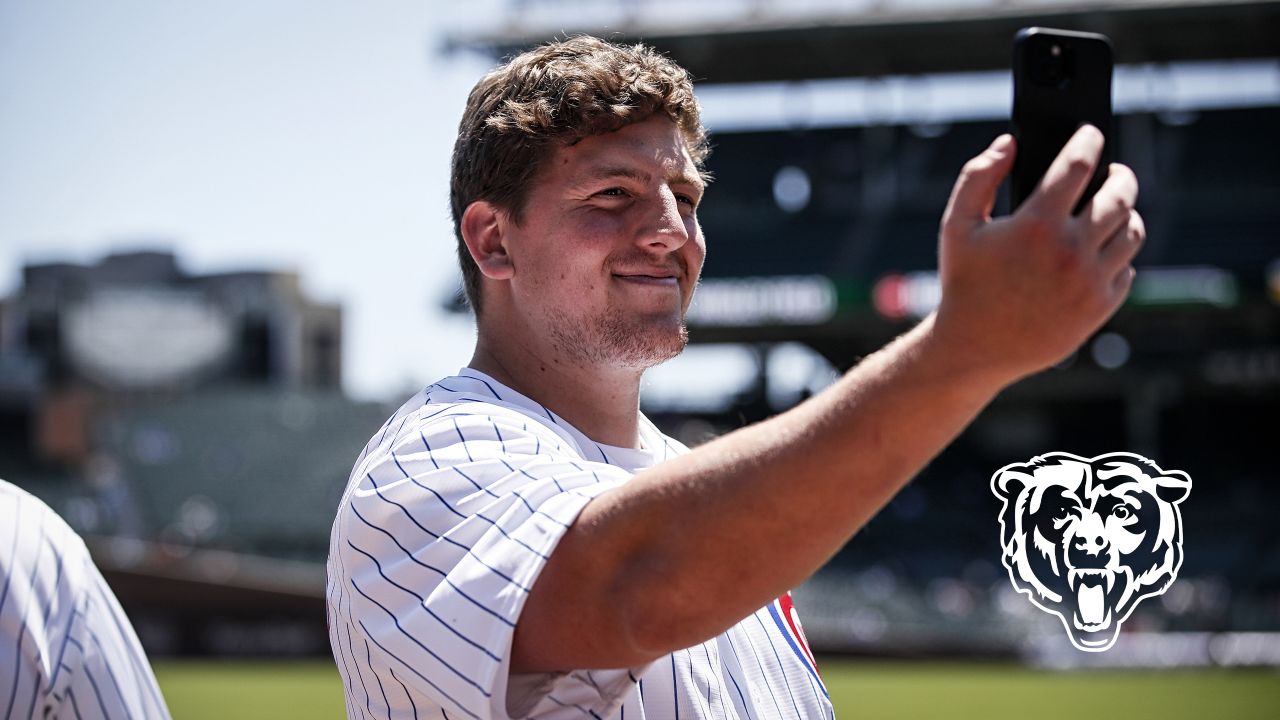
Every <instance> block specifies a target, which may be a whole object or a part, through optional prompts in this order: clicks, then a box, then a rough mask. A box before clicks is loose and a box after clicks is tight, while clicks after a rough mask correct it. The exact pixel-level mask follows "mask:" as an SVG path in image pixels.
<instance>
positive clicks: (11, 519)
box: [0, 480, 89, 577]
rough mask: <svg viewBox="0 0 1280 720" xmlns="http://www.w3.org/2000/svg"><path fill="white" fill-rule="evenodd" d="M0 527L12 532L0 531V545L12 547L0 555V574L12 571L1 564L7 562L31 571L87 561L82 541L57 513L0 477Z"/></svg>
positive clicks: (87, 557) (86, 550)
mask: <svg viewBox="0 0 1280 720" xmlns="http://www.w3.org/2000/svg"><path fill="white" fill-rule="evenodd" d="M0 527H5V528H9V529H11V532H12V533H13V535H12V536H8V533H5V532H0V544H7V545H9V546H10V547H11V548H12V552H10V553H7V554H0V574H6V573H8V572H10V571H12V570H13V568H12V567H6V566H5V564H6V563H9V562H12V563H14V565H15V566H21V567H24V568H27V569H28V571H31V569H32V568H43V567H44V566H45V565H47V564H49V563H50V562H52V563H53V564H54V566H56V567H59V568H68V567H71V568H74V567H76V566H77V565H79V564H80V563H82V562H84V561H88V560H89V549H88V548H87V547H86V546H85V543H84V540H83V539H82V538H81V537H80V536H79V535H78V534H77V533H76V531H75V530H73V529H72V528H71V526H70V525H68V524H67V522H66V521H65V520H63V519H62V516H61V515H59V514H58V513H57V512H55V511H54V510H53V508H51V507H49V505H48V504H46V503H45V502H44V501H43V500H41V499H40V498H38V497H36V496H35V495H33V494H31V493H30V492H28V491H26V490H24V489H23V488H20V487H18V486H16V485H13V484H12V483H9V482H6V481H4V480H0ZM37 575H38V577H42V576H43V574H42V573H37Z"/></svg>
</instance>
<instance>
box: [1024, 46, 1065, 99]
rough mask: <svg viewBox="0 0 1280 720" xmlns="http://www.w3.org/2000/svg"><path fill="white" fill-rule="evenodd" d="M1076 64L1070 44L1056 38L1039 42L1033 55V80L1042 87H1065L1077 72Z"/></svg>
mask: <svg viewBox="0 0 1280 720" xmlns="http://www.w3.org/2000/svg"><path fill="white" fill-rule="evenodd" d="M1046 40H1047V39H1046ZM1074 66H1075V62H1074V53H1073V52H1072V51H1071V47H1070V46H1069V45H1066V44H1064V43H1061V42H1058V41H1056V40H1049V41H1047V42H1044V43H1038V44H1037V47H1035V48H1034V50H1033V55H1032V62H1031V68H1030V69H1031V81H1032V82H1033V83H1035V84H1036V85H1039V86H1041V87H1051V88H1058V89H1065V88H1066V87H1067V86H1068V85H1070V84H1071V77H1072V76H1073V75H1074V74H1075V72H1074V70H1075V67H1074Z"/></svg>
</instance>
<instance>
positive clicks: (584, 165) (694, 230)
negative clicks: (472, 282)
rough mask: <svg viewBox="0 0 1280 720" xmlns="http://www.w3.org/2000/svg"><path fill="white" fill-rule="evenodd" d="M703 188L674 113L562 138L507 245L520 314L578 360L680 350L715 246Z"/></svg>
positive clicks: (606, 361) (615, 361)
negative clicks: (705, 233) (702, 217)
mask: <svg viewBox="0 0 1280 720" xmlns="http://www.w3.org/2000/svg"><path fill="white" fill-rule="evenodd" d="M702 191H703V183H702V181H701V180H700V178H699V177H698V172H697V168H696V166H695V165H694V163H693V160H692V159H691V158H690V157H689V153H688V151H687V150H686V148H685V143H684V140H683V138H682V137H681V135H680V132H679V130H678V129H677V128H676V126H675V124H674V123H673V122H671V121H670V120H669V119H667V118H666V117H662V116H654V117H652V118H649V119H648V120H645V121H643V122H639V123H634V124H632V125H628V126H626V127H624V128H623V129H621V130H618V131H616V132H612V133H607V134H605V135H594V136H590V137H587V138H584V139H582V140H581V141H579V142H577V143H575V144H573V145H570V146H555V147H554V149H553V150H552V151H551V153H550V155H549V156H548V157H547V158H546V159H545V161H544V164H543V167H542V168H541V169H540V170H539V172H538V175H537V177H536V178H535V180H534V185H533V187H532V189H531V191H530V193H529V195H528V197H527V199H526V204H525V209H524V213H523V217H522V222H521V223H520V225H519V226H513V227H512V228H511V230H510V236H509V242H507V243H506V246H507V252H508V253H509V254H510V256H511V262H512V266H513V268H514V272H513V274H512V276H511V278H510V283H511V285H510V290H511V292H512V295H513V300H514V307H515V312H516V313H518V314H519V315H520V316H521V318H520V319H522V320H523V321H524V322H525V323H526V324H527V325H529V326H530V329H531V330H535V331H541V332H544V333H546V336H547V337H550V338H551V339H552V340H553V341H554V343H555V347H556V351H557V353H558V354H559V355H560V356H561V357H563V358H565V359H566V360H568V361H570V362H573V363H575V364H578V365H602V364H603V365H610V366H614V367H628V368H647V367H651V366H653V365H657V364H658V363H661V362H663V361H665V360H668V359H670V358H672V357H674V356H675V355H677V354H678V353H679V352H680V351H681V350H682V349H683V348H684V345H685V343H686V342H687V340H688V333H687V331H686V329H685V325H684V314H685V312H686V311H687V310H688V308H689V302H690V300H691V299H692V297H693V289H694V286H695V285H696V284H697V281H698V276H699V274H700V273H701V271H702V261H703V257H704V256H705V254H706V245H705V243H704V241H703V239H702V231H701V229H700V228H699V227H698V220H697V217H696V215H695V209H696V208H697V205H698V202H699V201H700V200H701V197H702Z"/></svg>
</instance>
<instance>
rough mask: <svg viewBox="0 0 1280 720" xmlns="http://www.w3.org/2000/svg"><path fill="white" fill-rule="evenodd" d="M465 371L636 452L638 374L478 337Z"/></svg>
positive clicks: (595, 437) (594, 435) (599, 439)
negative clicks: (474, 372) (480, 374)
mask: <svg viewBox="0 0 1280 720" xmlns="http://www.w3.org/2000/svg"><path fill="white" fill-rule="evenodd" d="M468 367H471V368H474V369H476V370H479V371H480V372H483V373H485V374H487V375H489V376H490V377H492V378H493V379H495V380H497V381H498V382H500V383H502V384H503V385H506V386H507V387H509V388H511V389H512V390H515V391H516V392H518V393H520V394H522V395H524V396H526V397H529V398H531V399H533V400H535V401H537V402H539V403H542V404H543V405H545V406H547V408H548V409H550V410H551V412H553V413H555V414H556V415H559V416H560V417H562V418H564V419H565V420H566V421H568V422H569V424H570V425H573V426H574V427H575V428H577V429H578V431H579V432H581V433H582V434H584V435H586V436H587V437H589V438H591V439H592V440H594V441H596V442H598V443H602V444H605V445H613V446H615V447H627V448H639V447H640V419H639V415H640V377H641V375H642V374H643V372H644V371H643V370H638V369H632V368H616V367H595V366H587V367H583V366H581V365H578V364H574V363H571V362H569V361H567V360H565V359H562V358H559V357H557V356H556V354H554V353H553V352H551V351H549V350H548V349H547V348H544V347H542V346H540V345H537V344H534V343H514V342H509V341H508V342H502V343H497V342H491V341H489V340H488V339H487V338H486V337H485V335H484V333H481V334H480V337H479V339H478V340H477V342H476V350H475V354H473V355H472V357H471V362H470V363H468Z"/></svg>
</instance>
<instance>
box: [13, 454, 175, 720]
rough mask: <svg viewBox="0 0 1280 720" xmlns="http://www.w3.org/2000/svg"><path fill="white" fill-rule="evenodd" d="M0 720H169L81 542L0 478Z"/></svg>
mask: <svg viewBox="0 0 1280 720" xmlns="http://www.w3.org/2000/svg"><path fill="white" fill-rule="evenodd" d="M0 717H5V718H23V719H24V720H25V719H30V720H37V719H40V720H43V719H45V718H82V719H83V720H90V718H94V719H98V718H101V719H103V720H105V719H106V718H118V719H122V720H129V719H132V720H152V719H153V718H154V719H157V720H162V719H164V718H168V717H169V710H168V708H167V707H165V703H164V698H163V697H162V696H161V695H160V688H159V687H158V686H157V685H156V678H155V675H153V674H152V672H151V665H150V664H148V663H147V656H146V655H145V654H144V653H143V651H142V646H141V645H139V644H138V638H137V636H136V635H134V632H133V626H131V625H130V624H129V618H128V617H126V616H125V614H124V611H123V610H121V609H120V603H118V602H117V601H116V596H115V594H113V593H112V592H111V588H110V587H108V586H107V583H106V581H105V580H103V579H102V574H101V573H100V572H98V568H97V566H95V565H94V564H93V560H92V559H91V558H90V557H89V551H88V550H87V549H86V548H85V546H84V541H83V540H81V539H80V536H79V535H76V533H75V531H73V530H72V529H71V528H70V527H69V526H68V525H67V524H66V523H65V522H63V520H62V518H60V517H58V515H57V514H56V513H54V512H53V510H51V509H49V506H48V505H45V504H44V503H43V502H41V501H40V500H39V499H38V498H36V497H34V496H32V495H30V494H28V493H27V492H26V491H24V490H22V489H20V488H17V487H14V486H13V485H10V484H9V483H7V482H5V481H3V480H0Z"/></svg>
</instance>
